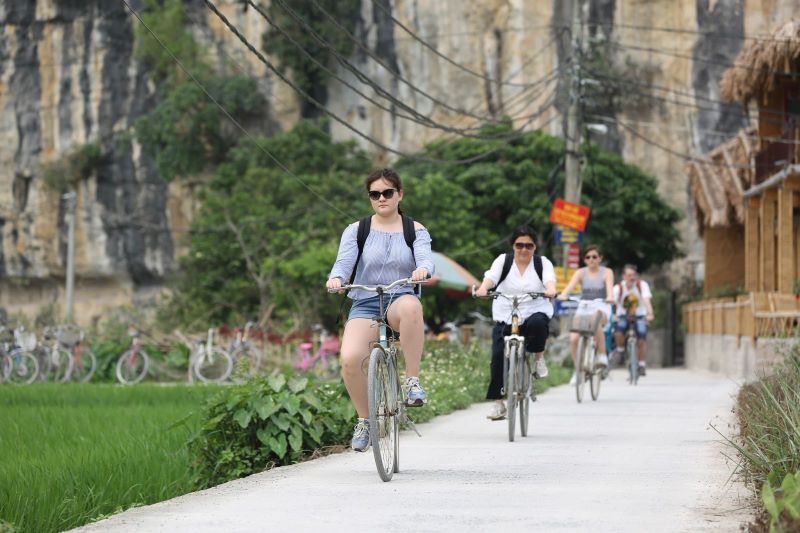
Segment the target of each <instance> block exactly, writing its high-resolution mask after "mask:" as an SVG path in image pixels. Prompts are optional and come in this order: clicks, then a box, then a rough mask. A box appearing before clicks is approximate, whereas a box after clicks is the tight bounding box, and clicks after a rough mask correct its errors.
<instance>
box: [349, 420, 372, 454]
mask: <svg viewBox="0 0 800 533" xmlns="http://www.w3.org/2000/svg"><path fill="white" fill-rule="evenodd" d="M350 447H351V448H353V450H355V451H357V452H365V451H367V450H369V420H367V419H366V418H365V419H364V420H359V421H358V424H356V427H355V428H353V440H351V441H350Z"/></svg>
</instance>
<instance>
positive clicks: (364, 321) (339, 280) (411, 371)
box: [326, 168, 433, 452]
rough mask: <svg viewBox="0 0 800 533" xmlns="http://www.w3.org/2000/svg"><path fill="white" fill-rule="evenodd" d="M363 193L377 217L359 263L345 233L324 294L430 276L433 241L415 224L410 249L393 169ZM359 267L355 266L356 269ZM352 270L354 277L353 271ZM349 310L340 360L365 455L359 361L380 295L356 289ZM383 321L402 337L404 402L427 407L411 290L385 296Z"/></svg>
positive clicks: (353, 231)
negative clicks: (353, 285) (346, 286)
mask: <svg viewBox="0 0 800 533" xmlns="http://www.w3.org/2000/svg"><path fill="white" fill-rule="evenodd" d="M366 188H367V193H368V196H369V199H370V202H371V204H372V208H373V209H374V211H375V214H374V215H372V217H371V222H370V226H369V228H370V231H369V234H368V235H367V238H366V241H364V244H363V250H362V252H361V257H360V259H359V251H358V240H357V238H358V228H359V222H354V223H353V224H350V225H349V226H347V228H345V230H344V233H343V234H342V240H341V243H340V244H339V253H338V255H337V257H336V262H335V263H334V265H333V269H332V270H331V272H330V275H329V276H328V278H329V279H328V282H327V283H326V286H327V287H328V289H338V288H339V287H341V286H342V285H343V284H344V283H345V282H347V281H349V280H351V275H352V274H353V273H355V277H354V278H352V279H353V281H352V283H356V284H362V285H375V284H389V283H391V282H393V281H396V280H398V279H402V278H411V279H412V280H414V281H421V280H424V279H426V278H427V277H429V276H430V275H431V274H432V273H433V255H432V252H431V236H430V234H429V233H428V230H426V229H425V228H424V227H423V226H422V225H421V224H419V223H418V222H414V223H413V224H414V226H413V231H414V239H413V249H412V248H410V247H409V244H408V241H407V240H406V237H405V235H404V230H403V216H402V211H401V210H400V208H399V204H400V202H401V201H402V199H403V185H402V183H401V181H400V176H398V175H397V173H396V172H395V171H394V170H391V169H388V168H386V169H383V170H378V171H375V172H373V173H372V174H370V175H369V176H368V177H367V180H366ZM356 263H357V264H356ZM354 269H355V272H354ZM348 296H349V297H350V298H352V299H353V306H352V307H351V308H350V313H349V315H348V318H347V324H346V325H345V328H344V335H343V336H342V346H341V352H340V359H341V363H342V377H343V378H344V383H345V386H346V387H347V392H348V394H349V395H350V400H351V401H352V402H353V405H354V407H355V408H356V412H357V413H358V422H357V423H356V426H355V430H354V432H353V439H352V441H351V443H350V444H351V446H352V448H353V449H354V450H356V451H359V452H364V451H367V450H368V449H369V445H370V440H369V418H368V416H369V415H368V399H367V376H366V375H365V373H364V372H363V371H362V362H363V360H364V359H365V358H368V357H369V350H370V343H371V342H373V341H376V340H377V336H378V333H377V328H376V327H375V321H374V317H375V316H376V315H377V314H378V296H373V294H372V293H369V292H367V291H364V290H360V289H354V290H352V291H350V293H349V294H348ZM386 298H387V301H388V305H387V311H386V320H387V322H388V323H389V326H390V327H391V328H392V329H393V330H394V331H397V332H399V333H400V343H401V345H402V348H403V354H404V356H405V362H406V376H407V377H406V380H405V388H406V397H407V401H408V405H409V406H412V407H419V406H421V405H423V404H424V403H426V402H427V398H428V396H427V394H426V392H425V390H424V389H423V388H422V386H421V385H420V383H419V366H420V359H422V347H423V342H424V332H423V320H422V304H421V303H420V301H419V297H418V296H417V294H416V293H415V292H414V288H413V287H412V286H410V285H405V286H402V287H400V288H399V289H397V290H395V291H392V292H391V293H387V295H386Z"/></svg>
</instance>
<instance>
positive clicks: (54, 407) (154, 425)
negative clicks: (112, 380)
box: [0, 384, 219, 532]
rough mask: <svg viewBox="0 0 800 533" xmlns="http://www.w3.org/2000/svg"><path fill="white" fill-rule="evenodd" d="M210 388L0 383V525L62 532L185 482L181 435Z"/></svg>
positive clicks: (181, 489) (166, 494)
mask: <svg viewBox="0 0 800 533" xmlns="http://www.w3.org/2000/svg"><path fill="white" fill-rule="evenodd" d="M217 390H219V388H218V387H199V386H194V387H190V386H181V385H178V386H159V385H139V386H136V387H121V386H113V385H77V384H76V385H66V386H65V385H51V384H41V385H35V386H29V387H11V386H3V387H0V449H2V450H3V455H2V457H0V529H2V524H3V522H5V523H6V524H10V525H11V526H12V527H13V528H14V529H15V530H18V531H22V532H24V531H35V532H48V531H63V530H65V529H69V528H73V527H77V526H79V525H82V524H85V523H87V522H90V521H92V520H95V519H97V518H101V517H103V516H106V515H109V514H112V513H115V512H118V511H120V510H122V509H127V508H129V507H133V506H137V505H146V504H150V503H155V502H158V501H162V500H165V499H167V498H172V497H175V496H178V495H180V494H183V493H186V492H188V491H190V490H191V489H192V487H191V486H190V483H189V476H190V474H189V460H188V454H187V448H186V441H187V440H188V439H189V436H190V434H191V433H192V431H194V429H195V427H196V426H197V423H198V420H199V418H198V415H199V411H200V407H201V405H202V404H203V402H204V400H205V398H206V397H208V396H209V395H210V394H212V393H214V392H216V391H217Z"/></svg>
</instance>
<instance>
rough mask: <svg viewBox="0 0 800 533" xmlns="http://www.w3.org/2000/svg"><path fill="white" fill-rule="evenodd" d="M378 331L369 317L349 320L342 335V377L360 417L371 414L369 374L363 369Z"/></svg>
mask: <svg viewBox="0 0 800 533" xmlns="http://www.w3.org/2000/svg"><path fill="white" fill-rule="evenodd" d="M377 338H378V332H377V328H376V327H375V322H374V321H373V320H370V319H368V318H353V319H352V320H348V321H347V324H346V325H345V327H344V335H342V348H341V355H340V359H341V362H342V378H343V379H344V385H345V387H347V393H348V394H349V395H350V401H352V402H353V405H354V406H355V408H356V412H358V416H359V417H360V418H367V417H368V416H369V407H368V406H369V402H368V400H367V376H366V375H365V374H364V372H363V370H362V364H363V362H364V359H366V358H368V357H369V343H370V342H372V341H374V340H377Z"/></svg>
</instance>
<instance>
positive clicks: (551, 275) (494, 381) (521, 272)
mask: <svg viewBox="0 0 800 533" xmlns="http://www.w3.org/2000/svg"><path fill="white" fill-rule="evenodd" d="M511 246H512V249H513V250H514V260H513V262H512V264H511V269H510V270H509V271H508V274H507V276H506V277H505V279H502V273H503V264H504V263H505V258H506V254H501V255H499V256H498V257H497V258H496V259H495V260H494V262H493V263H492V266H491V268H490V269H489V270H487V271H486V273H485V274H484V277H483V283H481V286H480V287H478V289H477V290H476V291H475V294H476V295H477V296H486V294H487V293H488V292H489V290H490V289H492V288H494V289H495V291H497V292H502V293H505V294H522V293H526V292H543V293H545V296H546V297H547V298H553V297H554V296H555V295H556V276H555V271H554V270H553V263H551V262H550V260H549V259H547V258H546V257H544V256H535V252H536V233H535V232H534V231H533V229H532V228H531V227H530V226H519V227H517V228H516V229H515V230H514V232H513V234H512V235H511ZM539 259H541V274H540V273H537V266H536V265H537V264H539ZM518 311H519V318H520V320H521V321H522V324H521V326H520V334H521V335H523V336H524V337H525V350H526V351H528V352H532V353H533V354H534V355H535V358H536V364H535V371H536V376H537V377H538V378H544V377H547V365H546V364H545V362H544V347H545V343H546V342H547V335H548V333H549V323H550V318H551V317H552V316H553V304H552V303H550V300H546V299H542V298H538V299H536V300H526V301H525V302H523V303H522V304H520V306H519V310H518ZM492 318H493V319H494V321H495V326H494V329H493V330H492V365H491V376H492V377H491V380H490V382H489V390H488V391H487V393H486V399H487V400H495V403H494V405H493V406H492V411H491V412H490V413H489V415H488V417H487V418H489V419H491V420H502V419H503V418H505V416H506V407H505V403H504V401H503V395H502V388H503V362H504V361H503V349H504V345H505V340H504V337H505V336H506V335H510V334H511V303H510V302H509V301H508V300H506V299H505V298H497V299H495V300H494V302H493V303H492Z"/></svg>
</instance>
